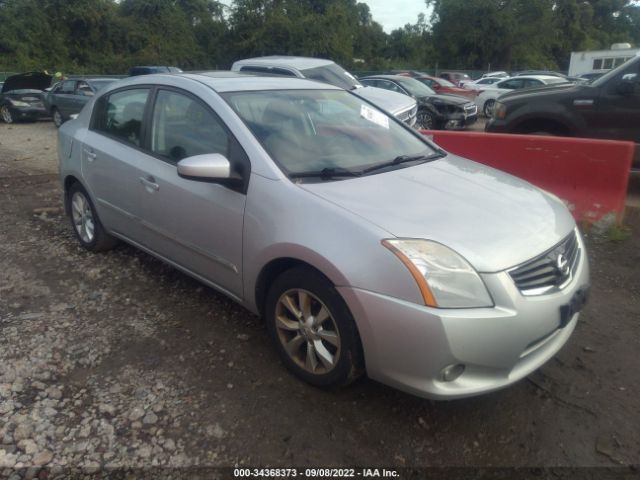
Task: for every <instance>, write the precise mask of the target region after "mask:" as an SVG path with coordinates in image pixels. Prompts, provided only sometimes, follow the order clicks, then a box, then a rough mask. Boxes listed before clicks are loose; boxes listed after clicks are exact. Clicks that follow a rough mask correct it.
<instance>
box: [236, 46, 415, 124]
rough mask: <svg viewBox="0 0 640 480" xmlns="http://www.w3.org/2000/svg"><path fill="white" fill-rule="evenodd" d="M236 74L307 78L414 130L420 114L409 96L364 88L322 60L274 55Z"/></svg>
mask: <svg viewBox="0 0 640 480" xmlns="http://www.w3.org/2000/svg"><path fill="white" fill-rule="evenodd" d="M231 70H232V71H234V72H243V73H252V74H256V75H262V76H264V75H270V76H271V75H274V76H284V77H297V78H307V79H309V80H316V81H319V82H323V83H329V84H331V85H335V86H336V87H340V88H344V89H345V90H349V91H352V92H353V93H354V94H356V95H357V96H359V97H362V98H364V99H365V100H368V101H369V102H371V103H373V104H374V105H375V106H376V107H378V108H380V109H382V110H384V111H385V112H387V113H390V114H391V115H393V116H395V117H396V118H397V119H398V120H400V121H402V122H404V123H406V124H407V125H409V126H410V127H413V126H415V124H416V118H417V114H418V105H417V103H416V101H415V100H414V99H413V98H411V97H409V96H408V95H403V94H402V93H397V92H390V91H388V90H385V89H383V88H376V87H370V86H368V85H363V84H362V83H360V82H359V81H358V79H357V78H356V77H354V76H353V75H351V74H350V73H349V72H347V71H346V70H345V69H344V68H342V67H341V66H340V65H338V64H337V63H334V62H332V61H331V60H325V59H323V58H310V57H292V56H286V55H283V56H278V55H272V56H267V57H257V58H247V59H245V60H238V61H237V62H234V64H233V65H232V66H231Z"/></svg>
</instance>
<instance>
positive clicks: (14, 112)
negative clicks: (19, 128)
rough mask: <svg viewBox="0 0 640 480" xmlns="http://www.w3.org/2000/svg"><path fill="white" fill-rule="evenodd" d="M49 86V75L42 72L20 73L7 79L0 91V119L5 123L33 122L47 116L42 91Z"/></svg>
mask: <svg viewBox="0 0 640 480" xmlns="http://www.w3.org/2000/svg"><path fill="white" fill-rule="evenodd" d="M49 85H51V75H47V74H46V73H42V72H28V73H20V74H18V75H13V76H11V77H7V78H6V79H5V81H4V83H3V84H2V89H1V90H0V117H2V120H3V121H4V122H5V123H13V122H15V121H16V120H27V121H31V122H35V121H36V120H38V118H40V117H43V116H46V115H47V109H46V108H45V106H44V102H43V96H44V89H45V88H48V87H49Z"/></svg>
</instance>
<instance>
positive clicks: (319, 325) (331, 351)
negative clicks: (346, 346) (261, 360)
mask: <svg viewBox="0 0 640 480" xmlns="http://www.w3.org/2000/svg"><path fill="white" fill-rule="evenodd" d="M275 313H276V315H275V326H276V332H277V335H278V339H279V340H280V342H281V343H282V346H283V347H284V350H285V351H286V353H287V355H289V357H290V358H291V359H292V360H293V361H294V362H295V363H296V364H297V365H299V366H300V367H301V368H303V369H304V370H306V371H307V372H309V373H311V374H314V375H323V374H326V373H329V372H330V371H332V370H333V369H334V368H335V366H336V365H337V363H338V360H339V358H340V332H339V331H338V327H337V324H336V321H335V320H334V318H333V316H332V315H331V312H330V311H329V309H328V308H327V307H326V305H325V304H324V303H322V301H321V300H320V299H319V298H318V297H316V296H315V295H313V294H312V293H311V292H308V291H307V290H302V289H292V290H288V291H286V292H285V293H283V294H282V295H281V296H280V298H279V300H278V303H277V304H276V312H275Z"/></svg>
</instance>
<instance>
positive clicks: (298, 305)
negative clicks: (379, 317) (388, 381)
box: [265, 267, 364, 387]
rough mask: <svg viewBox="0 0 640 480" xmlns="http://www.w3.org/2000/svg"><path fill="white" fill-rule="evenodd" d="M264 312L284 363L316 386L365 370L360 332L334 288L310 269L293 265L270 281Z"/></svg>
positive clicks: (335, 382) (344, 381)
mask: <svg viewBox="0 0 640 480" xmlns="http://www.w3.org/2000/svg"><path fill="white" fill-rule="evenodd" d="M265 317H266V321H267V326H268V328H269V332H270V333H271V336H272V339H273V341H274V343H275V344H276V348H277V350H278V352H279V353H280V356H281V357H282V360H283V362H284V364H285V365H286V366H287V368H288V369H289V370H291V371H292V372H293V373H294V374H295V375H296V376H298V377H299V378H301V379H303V380H304V381H306V382H307V383H310V384H312V385H315V386H319V387H335V386H341V385H347V384H349V383H351V382H353V381H354V380H356V379H357V378H358V377H360V376H361V375H362V374H363V372H364V360H363V355H362V347H361V345H360V337H359V335H358V331H357V328H356V325H355V322H354V320H353V317H352V315H351V312H349V309H348V307H347V305H346V304H345V303H344V300H343V299H342V297H341V296H340V294H339V293H338V292H337V290H336V289H335V287H334V286H333V285H332V284H331V282H329V280H328V279H327V278H325V277H324V276H323V275H321V274H320V273H318V272H316V271H315V270H312V269H310V268H302V267H298V268H293V269H291V270H288V271H286V272H284V273H283V274H281V275H280V276H279V277H278V278H276V280H275V281H274V282H273V284H272V286H271V289H270V290H269V293H268V294H267V301H266V308H265Z"/></svg>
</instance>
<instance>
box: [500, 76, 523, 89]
mask: <svg viewBox="0 0 640 480" xmlns="http://www.w3.org/2000/svg"><path fill="white" fill-rule="evenodd" d="M522 82H523V80H522V79H518V80H516V79H513V80H507V81H506V82H501V83H499V84H498V87H499V88H506V89H507V90H517V89H518V88H522Z"/></svg>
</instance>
